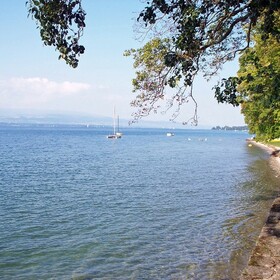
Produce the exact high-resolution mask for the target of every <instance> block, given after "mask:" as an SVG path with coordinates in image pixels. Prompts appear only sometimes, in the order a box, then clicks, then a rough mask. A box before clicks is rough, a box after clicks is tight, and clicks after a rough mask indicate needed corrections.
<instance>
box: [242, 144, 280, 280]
mask: <svg viewBox="0 0 280 280" xmlns="http://www.w3.org/2000/svg"><path fill="white" fill-rule="evenodd" d="M248 143H249V145H254V146H257V147H259V148H260V149H263V150H265V151H267V152H268V153H269V154H270V159H269V162H270V165H271V167H272V169H273V170H274V171H275V173H276V174H277V175H276V176H277V177H278V176H279V177H280V157H279V156H280V153H279V152H278V153H276V155H272V153H273V152H275V151H278V150H279V148H278V147H275V146H270V145H269V146H268V145H265V144H262V143H259V142H256V141H254V140H248ZM279 191H280V189H279ZM257 279H258V280H261V279H267V280H279V279H280V196H278V197H277V198H275V200H274V201H273V203H272V206H271V208H270V211H269V213H268V217H267V220H266V222H265V224H264V226H263V228H262V230H261V232H260V235H259V237H258V239H257V241H256V246H255V248H254V249H253V251H252V252H251V255H250V258H249V261H248V263H247V265H246V268H245V269H244V270H243V272H242V273H241V276H240V278H239V280H257Z"/></svg>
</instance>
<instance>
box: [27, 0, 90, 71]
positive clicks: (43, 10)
mask: <svg viewBox="0 0 280 280" xmlns="http://www.w3.org/2000/svg"><path fill="white" fill-rule="evenodd" d="M26 5H27V7H28V13H29V15H30V16H32V18H33V19H35V21H36V23H37V27H38V28H39V29H40V35H41V38H42V41H43V42H44V44H45V45H47V46H54V47H55V48H56V49H57V50H58V51H59V52H60V55H59V59H64V60H65V61H66V63H67V64H69V65H70V66H72V67H73V68H76V67H77V66H78V62H79V60H78V57H79V56H80V55H81V54H83V53H84V51H85V48H84V46H82V45H80V44H79V40H80V38H81V36H82V34H83V29H84V27H85V26H86V25H85V15H86V13H85V11H84V10H83V8H82V6H81V0H28V1H27V2H26Z"/></svg>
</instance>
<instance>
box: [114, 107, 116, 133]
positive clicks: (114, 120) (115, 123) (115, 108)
mask: <svg viewBox="0 0 280 280" xmlns="http://www.w3.org/2000/svg"><path fill="white" fill-rule="evenodd" d="M113 121H114V127H113V131H114V135H115V134H116V108H115V106H114V116H113Z"/></svg>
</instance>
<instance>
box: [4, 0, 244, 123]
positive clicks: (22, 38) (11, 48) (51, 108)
mask: <svg viewBox="0 0 280 280" xmlns="http://www.w3.org/2000/svg"><path fill="white" fill-rule="evenodd" d="M25 2H26V0H9V1H3V3H1V10H0V16H1V25H0V33H1V37H2V39H1V42H2V43H1V44H0V53H1V54H0V56H1V66H0V115H1V114H2V115H3V114H4V112H9V111H10V112H17V111H20V112H25V113H27V112H30V113H38V114H40V113H48V112H52V113H60V114H81V115H98V116H107V117H108V116H112V114H113V108H114V107H115V108H116V112H117V114H118V115H119V116H120V118H121V119H127V120H131V118H132V117H131V114H132V113H133V112H134V111H135V108H132V107H131V106H130V102H131V101H132V100H133V98H134V96H135V94H134V93H133V92H132V84H131V80H132V79H133V78H134V76H135V70H134V69H133V60H132V59H131V58H128V57H124V56H123V52H124V51H125V50H127V49H130V48H139V47H141V44H143V42H142V43H141V42H140V41H139V40H137V39H136V38H137V34H136V33H135V32H134V28H133V26H134V23H135V18H136V17H137V15H138V14H139V12H140V11H141V9H142V8H143V7H144V5H145V4H144V3H142V2H143V1H142V2H141V0H106V1H104V0H83V1H82V4H83V7H84V9H85V11H86V13H87V15H86V28H85V30H84V35H83V37H82V39H81V43H82V44H83V45H84V46H85V48H86V51H85V54H84V55H82V56H81V57H80V62H79V66H78V68H76V69H73V68H71V67H69V66H68V65H66V63H65V62H64V61H63V60H58V55H59V53H58V52H57V51H55V49H54V48H53V47H46V46H44V45H43V43H42V41H41V38H40V35H39V30H38V29H37V28H36V25H35V22H34V21H33V20H32V19H31V18H30V17H28V16H27V7H26V6H25ZM237 69H238V63H237V62H236V61H235V62H232V63H229V64H228V65H225V67H224V69H223V70H222V71H221V72H220V74H219V76H217V77H216V78H214V79H212V80H211V81H210V82H207V81H206V80H204V79H203V78H201V77H199V78H198V79H197V81H196V84H195V87H194V96H195V98H196V100H197V102H198V120H199V125H198V128H200V127H211V126H216V125H220V126H224V125H229V126H232V125H244V120H243V116H242V115H241V113H240V108H233V107H232V106H230V105H224V104H218V103H217V101H216V100H215V98H214V92H213V90H212V87H213V85H214V84H215V82H216V81H217V80H219V79H221V78H224V77H228V76H230V75H234V74H235V73H236V71H237ZM192 112H193V106H192V104H190V103H188V104H186V105H185V106H184V108H182V110H181V113H180V116H179V117H178V120H177V121H178V122H179V123H180V122H183V121H185V120H187V119H189V117H190V116H191V115H192ZM169 118H170V115H168V114H156V115H150V116H149V117H148V118H145V119H144V120H153V121H159V120H160V121H168V120H169ZM140 124H141V121H140ZM189 126H190V125H189ZM189 126H188V127H189ZM188 127H187V128H188Z"/></svg>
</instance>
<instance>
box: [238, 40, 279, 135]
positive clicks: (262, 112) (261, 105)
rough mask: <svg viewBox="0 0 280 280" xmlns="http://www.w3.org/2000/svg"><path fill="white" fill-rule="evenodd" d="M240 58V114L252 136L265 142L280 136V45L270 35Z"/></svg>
mask: <svg viewBox="0 0 280 280" xmlns="http://www.w3.org/2000/svg"><path fill="white" fill-rule="evenodd" d="M255 41H256V44H255V46H254V47H253V48H250V49H248V50H247V51H246V52H245V53H244V54H243V55H242V57H241V59H240V70H239V71H238V77H239V85H238V86H237V90H238V92H239V99H240V103H241V108H242V109H241V112H242V113H243V114H244V116H245V122H246V123H247V124H248V127H249V129H250V131H251V132H252V133H255V134H256V137H257V138H259V139H262V140H268V139H275V138H279V137H280V94H279V90H280V44H279V42H278V41H277V40H276V39H275V38H274V37H272V36H271V35H270V36H269V37H268V38H267V40H266V42H264V41H263V40H262V37H261V36H260V35H256V36H255Z"/></svg>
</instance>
